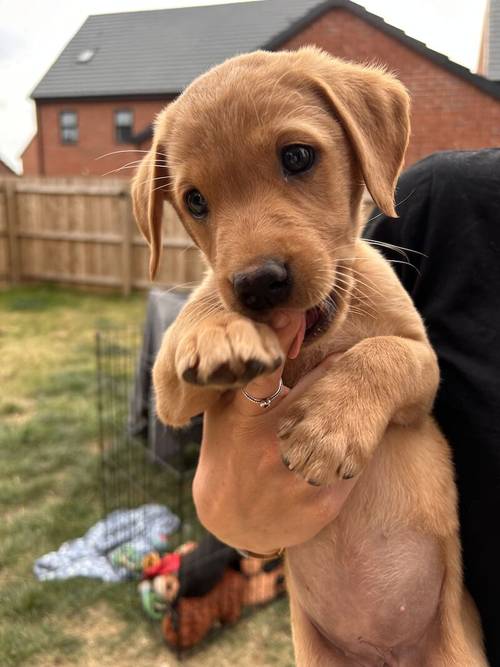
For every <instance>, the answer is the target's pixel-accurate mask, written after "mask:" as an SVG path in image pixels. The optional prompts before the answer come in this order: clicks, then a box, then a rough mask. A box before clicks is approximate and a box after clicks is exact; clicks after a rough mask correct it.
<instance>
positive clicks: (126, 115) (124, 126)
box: [115, 109, 134, 144]
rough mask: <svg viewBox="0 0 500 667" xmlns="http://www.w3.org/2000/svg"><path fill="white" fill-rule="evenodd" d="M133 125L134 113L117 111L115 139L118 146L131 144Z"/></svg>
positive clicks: (123, 110)
mask: <svg viewBox="0 0 500 667" xmlns="http://www.w3.org/2000/svg"><path fill="white" fill-rule="evenodd" d="M133 125H134V114H133V112H132V111H127V110H125V109H122V110H120V111H115V139H116V142H117V143H118V144H127V143H130V139H131V137H132V126H133Z"/></svg>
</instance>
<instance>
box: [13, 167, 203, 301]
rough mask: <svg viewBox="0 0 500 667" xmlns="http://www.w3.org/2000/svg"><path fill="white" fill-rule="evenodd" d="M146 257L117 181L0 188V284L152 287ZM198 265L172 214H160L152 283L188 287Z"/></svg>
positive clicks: (29, 182) (125, 191) (17, 183)
mask: <svg viewBox="0 0 500 667" xmlns="http://www.w3.org/2000/svg"><path fill="white" fill-rule="evenodd" d="M148 265H149V250H148V248H147V244H146V242H145V240H144V239H143V238H142V236H141V235H140V233H139V232H138V230H137V228H136V226H135V223H134V220H133V216H132V207H131V200H130V192H129V186H128V183H126V182H125V181H122V180H118V179H117V180H114V179H93V178H85V179H84V178H71V179H70V178H59V179H54V178H29V179H28V178H26V179H24V178H23V179H3V180H0V280H6V279H7V280H10V281H12V282H17V281H32V280H35V281H42V282H43V281H50V282H57V283H65V284H67V283H69V284H78V285H88V286H101V287H114V288H121V290H122V291H123V292H124V293H126V294H127V293H128V292H129V291H130V290H131V289H132V288H139V289H144V288H148V287H150V286H151V282H150V280H149V271H148ZM202 273H203V264H202V261H201V259H200V255H199V252H198V250H197V249H196V248H195V247H194V246H193V243H192V241H191V239H190V238H189V236H188V235H187V233H186V231H185V230H184V228H183V227H182V225H181V223H180V221H179V220H178V218H177V215H176V214H175V212H174V210H173V209H172V208H171V207H170V206H169V205H166V206H165V213H164V221H163V258H162V263H161V268H160V271H159V275H158V277H157V280H156V282H158V283H159V284H162V285H167V286H173V285H183V284H188V283H189V285H190V286H192V284H193V283H196V282H198V281H199V280H200V278H201V276H202Z"/></svg>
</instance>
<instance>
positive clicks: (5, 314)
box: [0, 287, 293, 667]
mask: <svg viewBox="0 0 500 667" xmlns="http://www.w3.org/2000/svg"><path fill="white" fill-rule="evenodd" d="M144 304H145V298H144V295H133V296H131V297H129V298H126V299H125V298H123V297H119V296H110V295H94V294H92V295H89V294H86V293H83V292H77V291H70V290H65V289H58V288H53V287H16V288H12V289H8V290H4V291H2V292H0V387H1V392H0V516H1V522H0V665H2V667H18V666H24V665H26V666H28V665H29V667H56V666H58V667H66V666H73V665H76V666H82V667H83V666H85V667H98V666H99V667H108V665H109V666H110V667H111V666H113V667H129V666H130V667H146V666H147V667H173V666H174V665H177V661H176V659H175V657H174V656H173V654H172V653H171V652H169V651H168V650H167V649H166V648H165V647H164V645H163V644H162V642H161V637H160V635H159V630H158V627H157V626H156V624H152V623H150V622H149V621H148V620H147V619H146V618H145V616H144V615H143V613H142V611H141V608H140V605H139V598H138V596H137V593H136V589H135V585H134V584H104V583H102V582H99V581H94V580H85V579H82V578H79V579H73V580H68V581H65V582H50V583H40V582H38V581H36V579H35V578H34V576H33V574H32V566H33V562H34V560H35V559H36V558H37V557H38V556H40V555H42V554H44V553H46V552H48V551H51V550H53V549H56V548H57V547H59V545H60V544H61V543H62V542H64V541H65V540H68V539H72V538H75V537H78V536H80V535H82V534H83V533H85V532H86V530H87V529H88V528H89V527H90V526H91V525H92V524H93V523H95V521H96V520H98V519H99V518H100V516H101V513H102V509H101V501H100V489H99V447H98V444H97V435H96V433H97V417H96V407H95V406H96V380H95V377H96V371H95V353H94V339H95V331H96V329H99V328H103V327H109V326H114V327H125V326H129V325H130V324H134V323H140V322H141V320H142V317H143V315H144ZM182 664H183V665H186V667H191V666H194V665H203V667H225V666H226V665H227V666H229V665H235V664H238V665H239V667H268V666H271V665H273V666H278V667H291V666H292V665H293V659H292V652H291V644H290V636H289V620H288V606H287V602H286V600H280V601H278V602H277V603H275V604H273V605H271V606H269V607H267V608H266V609H264V610H261V611H259V612H257V613H256V614H254V615H253V616H250V617H248V618H245V619H244V620H242V621H240V623H239V624H237V625H236V626H235V627H234V628H232V629H230V630H228V631H226V632H224V633H222V634H221V635H219V636H217V637H215V638H214V639H213V640H212V641H211V642H210V643H207V644H205V645H204V647H203V648H202V649H200V650H199V651H198V652H197V653H195V654H193V655H192V656H190V657H188V658H187V659H186V660H184V661H183V662H182Z"/></svg>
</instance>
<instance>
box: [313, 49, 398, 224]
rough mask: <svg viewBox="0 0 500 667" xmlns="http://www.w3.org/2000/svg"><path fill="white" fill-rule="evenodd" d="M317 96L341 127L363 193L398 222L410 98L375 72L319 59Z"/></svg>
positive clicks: (387, 77) (389, 78)
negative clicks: (398, 192) (396, 194)
mask: <svg viewBox="0 0 500 667" xmlns="http://www.w3.org/2000/svg"><path fill="white" fill-rule="evenodd" d="M321 60H322V63H321V67H320V69H319V73H320V76H319V77H317V78H316V79H315V83H316V86H317V87H319V89H320V94H321V95H322V97H323V98H324V99H325V100H326V102H327V103H328V105H329V107H330V108H331V110H332V112H333V114H334V115H335V117H336V119H337V120H338V121H339V122H340V124H341V125H342V126H343V128H344V131H345V133H346V135H347V137H348V139H349V141H350V143H351V145H352V148H353V150H354V153H355V155H356V158H357V160H358V162H359V165H360V167H361V172H362V174H363V178H364V181H365V183H366V187H367V188H368V190H369V192H370V194H371V196H372V198H373V200H374V201H375V203H376V204H377V206H378V207H379V208H380V210H381V211H383V212H384V213H385V214H386V215H388V216H390V217H393V218H394V217H397V214H396V211H395V209H394V190H395V187H396V182H397V178H398V176H399V173H400V171H401V168H402V166H403V160H404V156H405V152H406V148H407V146H408V140H409V136H410V98H409V95H408V93H407V92H406V89H405V87H404V86H403V85H402V84H401V83H400V82H399V81H398V80H397V79H396V78H395V77H393V76H391V75H390V74H387V73H386V72H385V71H384V70H383V69H381V68H377V67H364V66H362V65H356V64H353V63H347V62H345V61H343V60H339V59H336V58H331V57H329V56H327V55H326V54H324V53H322V54H321Z"/></svg>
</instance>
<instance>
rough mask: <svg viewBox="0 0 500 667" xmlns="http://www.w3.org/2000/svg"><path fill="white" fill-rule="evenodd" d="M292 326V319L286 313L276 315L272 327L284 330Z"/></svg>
mask: <svg viewBox="0 0 500 667" xmlns="http://www.w3.org/2000/svg"><path fill="white" fill-rule="evenodd" d="M289 324H290V317H289V316H288V315H287V314H286V313H276V314H275V315H273V318H272V325H273V327H274V328H275V329H284V328H285V327H286V326H288V325H289Z"/></svg>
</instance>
